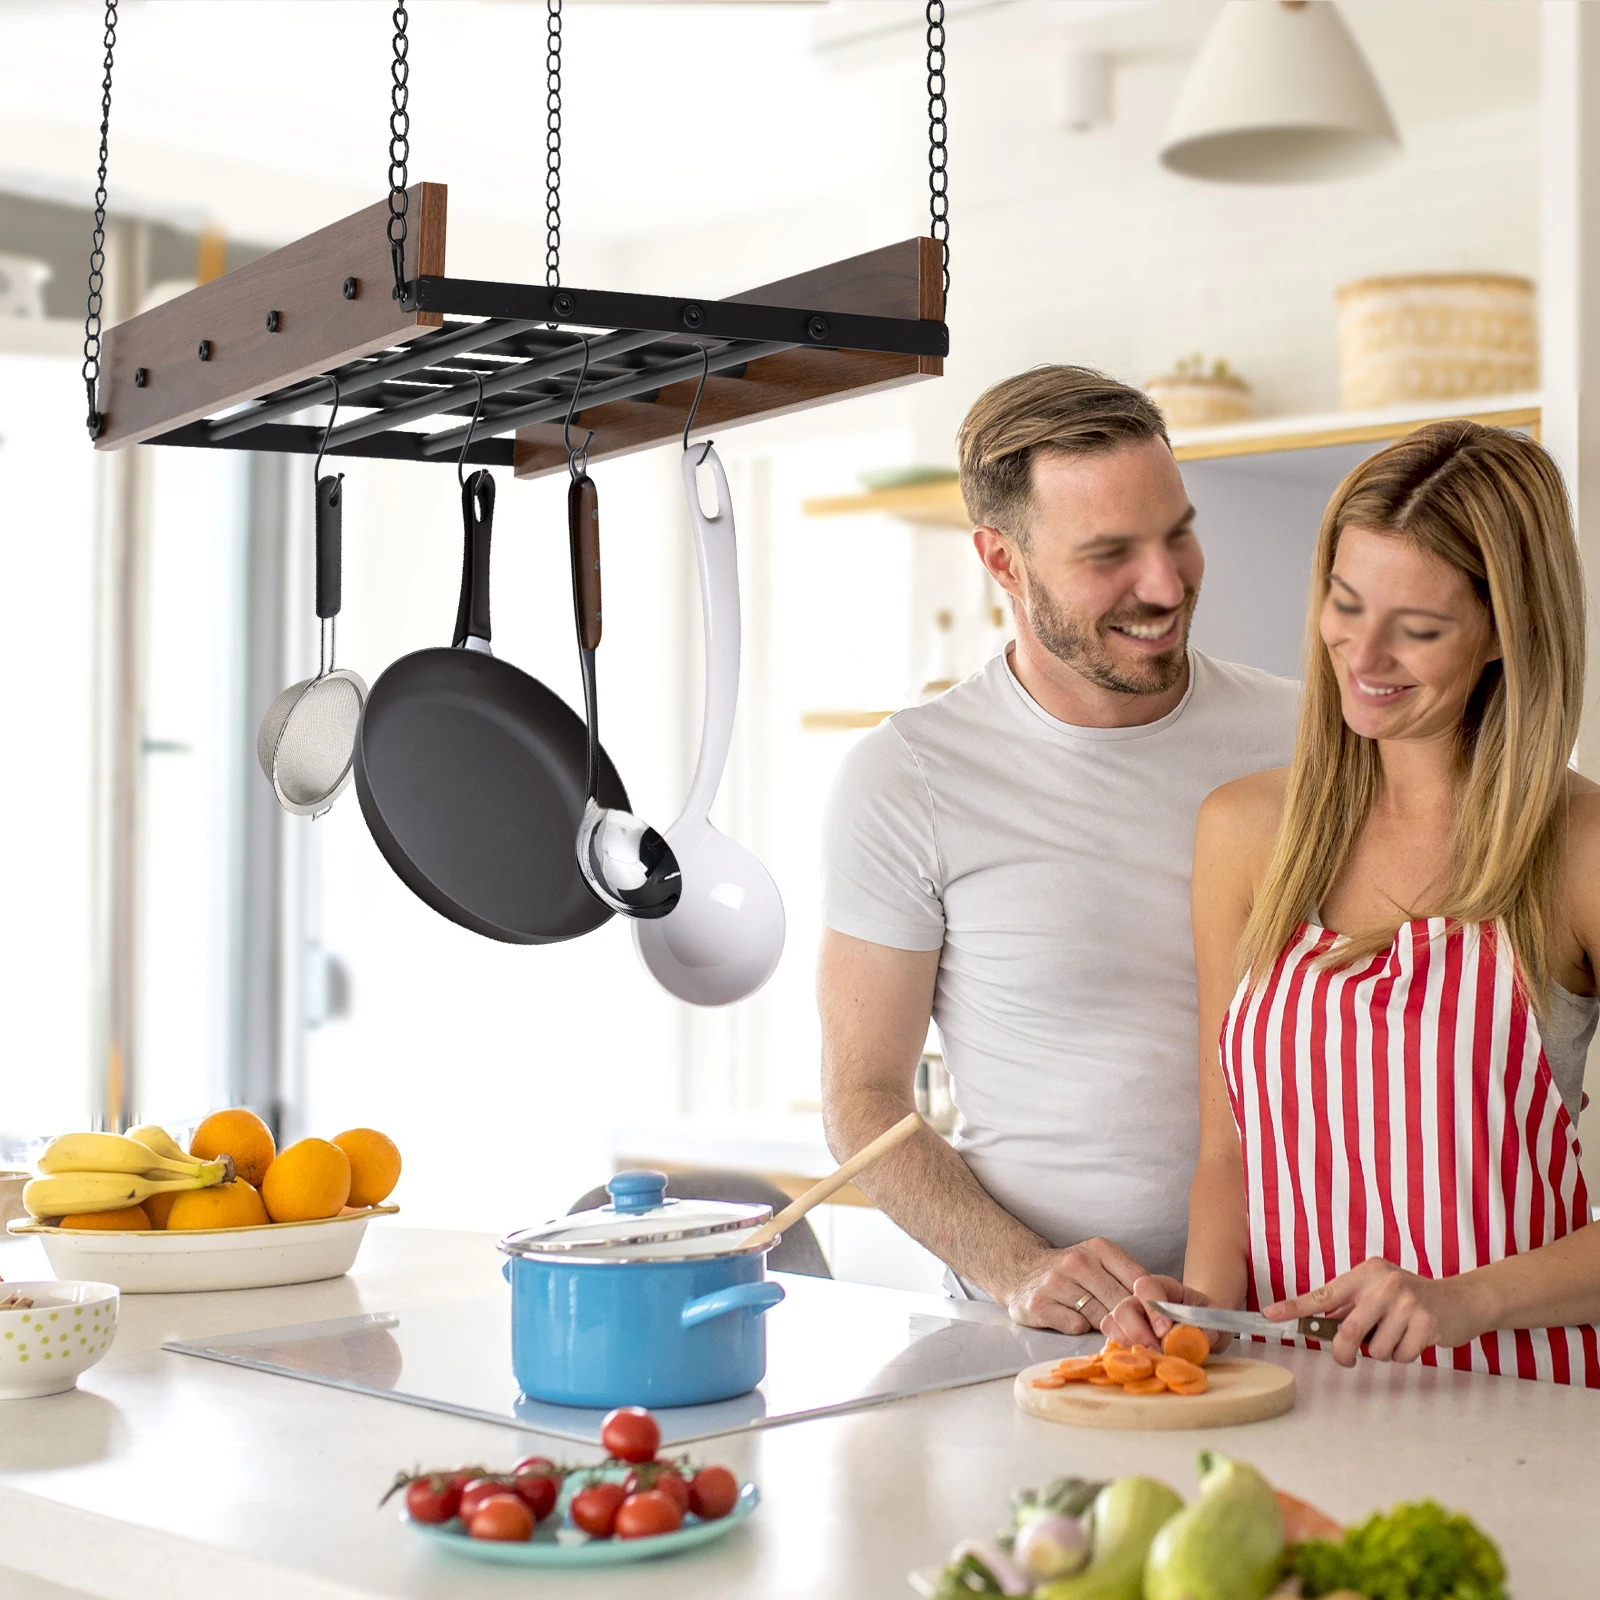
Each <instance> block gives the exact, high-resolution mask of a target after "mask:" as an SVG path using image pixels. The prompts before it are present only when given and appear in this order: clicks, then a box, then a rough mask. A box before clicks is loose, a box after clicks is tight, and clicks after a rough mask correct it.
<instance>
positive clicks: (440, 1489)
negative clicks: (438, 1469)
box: [406, 1473, 461, 1522]
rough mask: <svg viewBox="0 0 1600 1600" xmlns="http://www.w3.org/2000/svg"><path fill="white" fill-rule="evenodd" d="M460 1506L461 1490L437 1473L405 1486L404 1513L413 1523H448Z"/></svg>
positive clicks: (416, 1479)
mask: <svg viewBox="0 0 1600 1600" xmlns="http://www.w3.org/2000/svg"><path fill="white" fill-rule="evenodd" d="M460 1504H461V1490H460V1489H459V1488H457V1487H456V1485H455V1484H453V1483H451V1482H450V1480H449V1479H448V1478H446V1477H442V1476H441V1475H440V1474H438V1473H430V1474H429V1475H428V1476H427V1477H425V1478H413V1479H412V1480H411V1482H410V1483H408V1484H407V1485H406V1513H407V1515H408V1516H409V1517H410V1518H411V1520H412V1521H413V1522H448V1521H449V1520H450V1519H451V1518H452V1517H453V1516H454V1515H455V1514H456V1507H457V1506H459V1505H460Z"/></svg>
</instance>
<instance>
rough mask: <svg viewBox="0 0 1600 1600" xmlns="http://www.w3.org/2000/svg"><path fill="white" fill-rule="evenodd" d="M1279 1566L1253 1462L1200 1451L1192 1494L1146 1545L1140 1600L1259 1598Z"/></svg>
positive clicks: (1279, 1536) (1267, 1504) (1271, 1509)
mask: <svg viewBox="0 0 1600 1600" xmlns="http://www.w3.org/2000/svg"><path fill="white" fill-rule="evenodd" d="M1282 1565H1283V1513H1282V1512H1281V1511H1280V1510H1279V1509H1278V1499H1277V1496H1276V1495H1274V1494H1273V1492H1272V1485H1271V1484H1269V1483H1268V1482H1267V1480H1266V1479H1265V1478H1263V1477H1262V1476H1261V1474H1260V1473H1259V1472H1257V1471H1256V1469H1255V1468H1254V1467H1247V1466H1246V1465H1245V1464H1244V1463H1243V1462H1242V1461H1230V1460H1229V1459H1228V1458H1227V1457H1226V1456H1219V1455H1213V1454H1212V1453H1211V1451H1209V1450H1203V1451H1201V1452H1200V1498H1199V1499H1198V1500H1196V1501H1195V1503H1194V1504H1193V1505H1192V1506H1189V1507H1187V1508H1186V1509H1185V1510H1183V1511H1181V1512H1179V1514H1178V1515H1177V1516H1175V1517H1174V1518H1173V1519H1172V1520H1171V1521H1170V1522H1168V1523H1167V1524H1166V1526H1165V1527H1163V1528H1162V1530H1161V1532H1160V1533H1159V1534H1158V1535H1157V1536H1156V1539H1155V1542H1154V1543H1153V1544H1152V1545H1151V1546H1150V1555H1149V1558H1148V1560H1147V1561H1146V1563H1145V1571H1144V1600H1261V1597H1262V1596H1263V1595H1264V1594H1266V1592H1267V1591H1268V1590H1269V1589H1271V1588H1272V1586H1273V1585H1274V1584H1275V1583H1276V1582H1277V1581H1278V1574H1279V1571H1280V1570H1281V1568H1282Z"/></svg>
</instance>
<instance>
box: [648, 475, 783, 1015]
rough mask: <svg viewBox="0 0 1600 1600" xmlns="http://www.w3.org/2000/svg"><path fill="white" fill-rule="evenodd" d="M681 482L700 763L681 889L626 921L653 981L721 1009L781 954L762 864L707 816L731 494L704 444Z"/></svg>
mask: <svg viewBox="0 0 1600 1600" xmlns="http://www.w3.org/2000/svg"><path fill="white" fill-rule="evenodd" d="M702 462H706V463H707V464H709V465H710V468H711V476H712V479H713V480H714V482H715V483H716V487H717V514H716V515H715V516H714V517H708V516H707V515H706V514H705V512H704V511H703V510H701V508H700V486H699V484H698V482H697V481H696V479H695V470H696V468H697V467H698V466H699V465H700V464H701V463H702ZM683 485H684V490H685V492H686V493H687V495H688V500H689V520H690V523H691V524H692V525H693V528H694V544H695V554H696V556H697V558H698V564H699V568H700V609H701V612H702V615H703V618H704V622H705V635H706V709H705V722H704V725H703V726H702V728H701V731H700V759H699V761H698V762H697V763H696V765H695V769H694V782H693V783H692V784H691V785H690V787H689V798H688V799H687V800H686V801H685V802H684V806H683V811H682V813H681V814H680V816H679V817H678V820H677V821H676V822H674V823H673V824H672V826H671V827H670V828H668V829H667V835H666V837H667V844H668V845H669V846H670V847H671V849H672V853H673V855H675V856H676V857H677V858H678V866H679V869H680V870H681V872H682V874H683V880H682V881H683V892H682V894H681V896H680V898H679V900H678V903H677V905H676V906H675V907H674V908H673V909H672V911H670V912H669V913H668V914H667V915H666V916H664V917H661V918H658V919H657V920H655V921H653V922H635V923H634V924H633V942H634V946H635V948H636V949H637V950H638V952H639V959H640V960H641V961H643V962H644V964H645V967H646V969H647V970H648V971H649V973H650V975H651V977H653V978H654V979H655V980H656V982H657V983H659V984H660V985H661V987H662V988H663V989H665V990H667V992H668V993H669V994H675V995H676V996H677V997H678V998H679V999H680V1000H687V1001H688V1002H689V1003H690V1004H691V1005H697V1006H725V1005H728V1004H729V1003H730V1002H731V1001H734V1000H743V999H744V998H745V996H746V995H752V994H754V993H755V992H756V990H757V989H759V988H760V987H761V985H762V984H764V983H765V982H766V981H767V979H768V978H770V977H771V976H772V974H773V970H774V969H775V968H776V967H777V965H778V957H779V956H781V955H782V954H783V936H784V916H783V900H782V898H781V897H780V896H779V894H778V886H777V884H775V883H774V882H773V881H772V878H771V876H770V875H769V874H768V872H767V869H766V868H765V867H764V866H762V865H761V863H760V862H759V861H757V860H756V858H755V857H754V856H753V855H752V854H751V853H750V852H749V851H748V850H746V849H745V847H744V846H743V845H742V844H738V843H736V842H735V841H734V840H732V839H730V838H729V837H728V836H727V835H726V834H724V833H720V832H718V830H717V829H716V828H714V827H712V825H711V822H710V820H709V816H708V813H709V812H710V810H711V803H712V801H713V800H715V799H716V797H717V790H718V788H719V787H720V786H721V784H722V774H723V770H724V769H725V768H726V766H727V764H728V748H729V746H730V745H731V744H732V742H733V714H734V711H735V709H736V708H737V706H738V703H739V552H738V545H737V544H736V542H735V539H734V531H733V499H732V496H731V495H730V494H729V493H728V477H727V474H726V473H725V472H724V471H723V470H722V462H721V461H720V460H719V459H718V458H717V453H716V451H714V450H713V449H711V447H710V446H709V445H707V446H706V447H705V450H704V453H703V454H702V453H701V452H699V451H695V450H685V451H684V453H683Z"/></svg>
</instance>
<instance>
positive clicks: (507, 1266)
mask: <svg viewBox="0 0 1600 1600" xmlns="http://www.w3.org/2000/svg"><path fill="white" fill-rule="evenodd" d="M500 1276H501V1277H502V1278H504V1279H505V1280H506V1282H507V1283H510V1282H511V1263H510V1262H509V1261H502V1262H501V1263H500Z"/></svg>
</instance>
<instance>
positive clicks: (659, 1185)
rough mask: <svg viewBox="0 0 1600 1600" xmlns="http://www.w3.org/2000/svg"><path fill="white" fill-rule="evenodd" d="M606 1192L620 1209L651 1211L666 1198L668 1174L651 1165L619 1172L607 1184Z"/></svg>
mask: <svg viewBox="0 0 1600 1600" xmlns="http://www.w3.org/2000/svg"><path fill="white" fill-rule="evenodd" d="M606 1193H607V1194H609V1195H610V1196H611V1203H612V1205H613V1206H614V1207H615V1208H616V1209H617V1210H618V1211H649V1210H652V1209H653V1208H654V1207H656V1206H659V1205H661V1204H662V1203H663V1202H664V1201H665V1200H666V1198H667V1175H666V1173H664V1172H655V1171H653V1170H651V1169H650V1168H649V1167H645V1168H643V1169H641V1170H639V1171H635V1172H619V1173H618V1174H617V1175H616V1177H614V1178H613V1179H612V1180H611V1182H610V1183H608V1184H607V1185H606Z"/></svg>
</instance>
